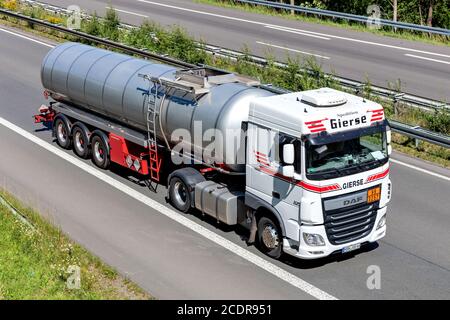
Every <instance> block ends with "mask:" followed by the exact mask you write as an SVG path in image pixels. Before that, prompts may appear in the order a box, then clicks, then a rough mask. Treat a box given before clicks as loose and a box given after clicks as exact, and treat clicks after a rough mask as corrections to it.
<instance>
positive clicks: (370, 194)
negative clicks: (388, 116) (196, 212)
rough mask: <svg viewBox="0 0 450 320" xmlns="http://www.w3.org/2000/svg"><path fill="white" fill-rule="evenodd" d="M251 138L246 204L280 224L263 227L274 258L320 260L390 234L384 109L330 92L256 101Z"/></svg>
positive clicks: (387, 135) (387, 132)
mask: <svg viewBox="0 0 450 320" xmlns="http://www.w3.org/2000/svg"><path fill="white" fill-rule="evenodd" d="M247 137H248V144H247V157H248V160H249V161H248V163H247V166H246V181H247V182H246V195H245V197H246V203H247V205H249V206H250V207H253V208H261V207H265V208H266V210H269V211H271V213H272V216H273V215H275V216H276V217H277V220H278V221H267V220H266V223H265V224H264V223H263V224H259V225H258V228H262V230H259V234H260V235H261V240H262V242H263V245H264V247H265V248H266V251H267V253H268V254H269V255H272V256H274V257H277V256H279V255H280V253H281V248H282V250H283V251H284V252H286V253H288V254H290V255H293V256H296V257H299V258H302V259H315V258H320V257H325V256H328V255H330V254H332V253H336V252H341V253H345V252H348V251H352V250H355V249H358V248H359V247H360V246H361V245H362V244H365V243H369V242H375V241H377V240H379V239H381V238H382V237H383V236H384V235H385V234H386V206H387V204H388V202H389V201H390V198H391V192H392V186H391V181H390V179H389V154H390V152H391V146H390V129H389V126H388V124H387V122H386V120H385V117H384V111H383V108H382V107H381V105H379V104H377V103H375V102H371V101H368V100H365V99H363V98H361V97H358V96H354V95H351V94H347V93H344V92H341V91H337V90H333V89H330V88H323V89H318V90H311V91H305V92H299V93H289V94H283V95H275V96H271V97H262V98H257V99H255V100H254V101H253V102H252V103H251V106H250V114H249V123H248V135H247ZM269 220H270V219H269ZM279 232H281V233H282V235H283V236H282V243H279V241H280V240H279V239H280V237H278V233H279Z"/></svg>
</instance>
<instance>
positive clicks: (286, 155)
mask: <svg viewBox="0 0 450 320" xmlns="http://www.w3.org/2000/svg"><path fill="white" fill-rule="evenodd" d="M294 157H295V151H294V145H293V144H285V145H284V146H283V163H284V164H288V165H292V164H294Z"/></svg>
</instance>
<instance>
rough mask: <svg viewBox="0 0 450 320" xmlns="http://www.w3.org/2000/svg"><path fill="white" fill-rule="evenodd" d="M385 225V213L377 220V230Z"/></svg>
mask: <svg viewBox="0 0 450 320" xmlns="http://www.w3.org/2000/svg"><path fill="white" fill-rule="evenodd" d="M385 225H386V215H384V216H382V217H381V219H380V221H378V225H377V230H378V229H381V228H383V227H384V226H385Z"/></svg>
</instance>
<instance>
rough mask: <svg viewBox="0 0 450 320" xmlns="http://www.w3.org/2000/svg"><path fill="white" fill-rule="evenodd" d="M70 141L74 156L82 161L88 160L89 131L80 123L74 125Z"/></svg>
mask: <svg viewBox="0 0 450 320" xmlns="http://www.w3.org/2000/svg"><path fill="white" fill-rule="evenodd" d="M72 139H73V151H74V152H75V154H76V155H77V156H79V157H80V158H82V159H87V158H89V155H90V149H89V129H88V128H87V127H86V126H85V125H84V124H82V123H81V122H77V123H75V124H74V125H73V129H72Z"/></svg>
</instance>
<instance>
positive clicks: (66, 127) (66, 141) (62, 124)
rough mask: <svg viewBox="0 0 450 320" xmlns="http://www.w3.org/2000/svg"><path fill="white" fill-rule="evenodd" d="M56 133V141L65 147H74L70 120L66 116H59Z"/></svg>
mask: <svg viewBox="0 0 450 320" xmlns="http://www.w3.org/2000/svg"><path fill="white" fill-rule="evenodd" d="M53 130H54V133H55V137H56V143H58V145H59V146H60V147H61V148H63V149H67V150H68V149H70V148H71V147H72V137H71V136H70V122H69V120H68V119H67V118H66V117H65V116H58V117H57V118H56V119H55V122H54V129H53Z"/></svg>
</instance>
